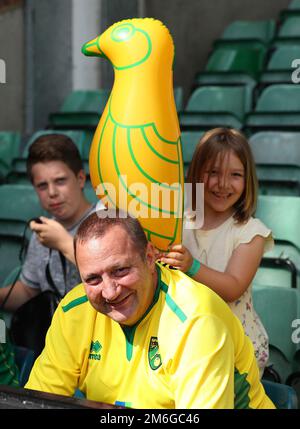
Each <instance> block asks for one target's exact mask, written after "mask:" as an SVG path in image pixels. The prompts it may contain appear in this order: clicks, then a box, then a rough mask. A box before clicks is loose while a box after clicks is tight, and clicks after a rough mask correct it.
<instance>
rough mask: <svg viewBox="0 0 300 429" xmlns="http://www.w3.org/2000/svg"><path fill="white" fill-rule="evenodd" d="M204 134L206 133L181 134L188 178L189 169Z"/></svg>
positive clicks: (186, 132) (185, 171) (183, 132)
mask: <svg viewBox="0 0 300 429" xmlns="http://www.w3.org/2000/svg"><path fill="white" fill-rule="evenodd" d="M203 134H204V131H182V133H181V149H182V158H183V165H184V176H185V177H186V173H187V170H188V167H189V165H190V163H191V161H192V158H193V155H194V152H195V148H196V146H197V144H198V143H199V141H200V139H201V137H202V136H203Z"/></svg>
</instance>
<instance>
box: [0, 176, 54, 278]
mask: <svg viewBox="0 0 300 429" xmlns="http://www.w3.org/2000/svg"><path fill="white" fill-rule="evenodd" d="M0 201H1V211H0V284H1V283H2V282H3V280H4V279H5V278H6V277H7V275H8V274H9V273H10V272H11V271H12V270H13V269H14V268H15V267H16V266H17V265H19V264H20V258H19V255H20V251H21V247H22V244H23V235H24V230H25V227H26V223H27V221H28V220H29V219H31V218H34V217H38V216H41V215H45V214H46V213H45V211H44V210H43V209H42V208H41V206H40V203H39V200H38V197H37V195H36V193H35V191H34V189H33V187H32V186H31V185H14V184H5V185H2V186H0ZM28 233H29V231H28Z"/></svg>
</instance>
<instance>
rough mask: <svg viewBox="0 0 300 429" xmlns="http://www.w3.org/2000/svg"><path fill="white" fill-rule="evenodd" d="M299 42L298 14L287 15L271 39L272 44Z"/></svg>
mask: <svg viewBox="0 0 300 429" xmlns="http://www.w3.org/2000/svg"><path fill="white" fill-rule="evenodd" d="M299 43H300V15H295V16H290V17H287V18H286V19H285V20H284V21H283V22H282V23H281V25H280V27H279V29H278V33H277V35H276V37H275V38H274V40H273V45H274V46H282V45H286V44H289V45H291V44H295V45H299Z"/></svg>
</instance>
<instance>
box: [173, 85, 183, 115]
mask: <svg viewBox="0 0 300 429" xmlns="http://www.w3.org/2000/svg"><path fill="white" fill-rule="evenodd" d="M174 100H175V105H176V110H177V112H180V111H181V110H183V88H182V87H181V86H176V87H175V88H174Z"/></svg>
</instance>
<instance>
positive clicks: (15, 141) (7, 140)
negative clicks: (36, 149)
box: [0, 131, 21, 181]
mask: <svg viewBox="0 0 300 429" xmlns="http://www.w3.org/2000/svg"><path fill="white" fill-rule="evenodd" d="M20 146H21V135H20V133H18V132H11V131H1V132H0V181H4V179H5V178H6V176H7V174H8V173H9V171H10V170H11V167H12V161H13V159H14V158H16V157H18V156H19V154H20Z"/></svg>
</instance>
